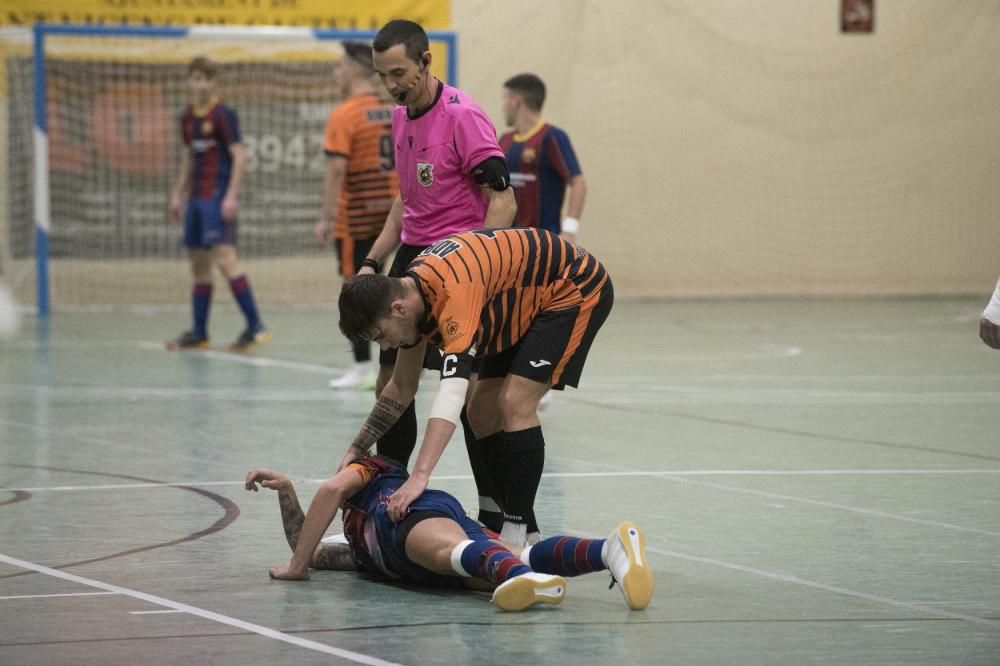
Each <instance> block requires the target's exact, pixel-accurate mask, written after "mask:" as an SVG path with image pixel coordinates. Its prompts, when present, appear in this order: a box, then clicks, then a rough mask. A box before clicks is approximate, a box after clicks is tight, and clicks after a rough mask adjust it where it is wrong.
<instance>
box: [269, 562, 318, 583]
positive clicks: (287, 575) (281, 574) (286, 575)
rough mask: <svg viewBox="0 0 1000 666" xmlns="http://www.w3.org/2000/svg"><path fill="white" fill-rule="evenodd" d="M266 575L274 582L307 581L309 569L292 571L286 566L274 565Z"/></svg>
mask: <svg viewBox="0 0 1000 666" xmlns="http://www.w3.org/2000/svg"><path fill="white" fill-rule="evenodd" d="M267 573H268V574H269V575H270V576H271V578H273V579H275V580H309V569H306V570H305V571H293V570H292V568H291V567H290V566H288V565H287V564H276V565H274V566H273V567H271V568H270V569H268V570H267Z"/></svg>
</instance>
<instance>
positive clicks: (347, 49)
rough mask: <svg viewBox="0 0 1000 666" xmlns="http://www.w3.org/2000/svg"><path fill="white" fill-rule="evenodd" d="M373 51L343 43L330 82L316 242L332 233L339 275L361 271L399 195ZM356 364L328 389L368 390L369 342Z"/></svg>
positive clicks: (388, 108)
mask: <svg viewBox="0 0 1000 666" xmlns="http://www.w3.org/2000/svg"><path fill="white" fill-rule="evenodd" d="M374 79H375V65H374V62H373V60H372V47H370V46H368V45H367V44H361V43H359V42H345V43H344V57H342V58H341V59H340V60H339V61H338V62H337V65H336V68H335V69H334V80H335V82H336V84H337V86H338V88H339V89H340V90H339V92H340V93H341V94H342V95H343V96H344V97H345V99H344V101H343V102H342V103H341V104H339V105H338V106H336V107H335V108H334V109H333V110H332V111H331V112H330V117H329V119H328V120H327V123H326V135H325V137H324V140H323V151H324V152H325V153H326V156H327V167H326V178H325V186H324V190H323V212H322V216H321V217H320V220H319V222H317V223H316V227H315V235H316V240H317V241H318V242H319V243H321V244H326V243H327V242H329V240H330V236H331V232H332V235H333V238H334V242H335V243H336V246H337V255H338V257H339V259H340V274H341V275H343V276H345V277H347V276H349V275H355V274H356V273H357V272H358V270H360V269H361V262H362V260H363V259H364V258H365V257H366V256H367V255H368V252H369V251H371V249H372V245H373V244H374V243H375V239H376V238H378V235H379V233H380V232H381V231H382V227H383V225H384V224H385V218H386V216H388V214H389V211H390V210H391V209H392V203H393V201H394V200H395V199H396V195H397V194H398V192H399V184H398V182H397V180H396V170H395V166H396V164H395V156H394V153H393V141H392V109H393V105H392V104H388V103H387V102H386V100H384V99H380V98H379V96H378V95H377V94H376V88H375V82H374ZM352 347H353V350H352V351H353V352H354V364H353V365H352V366H350V367H349V368H348V369H347V371H346V372H345V373H344V374H343V375H342V376H340V377H337V378H335V379H333V380H331V381H330V388H351V387H355V386H358V385H359V384H363V383H365V380H366V378H367V380H368V382H369V383H370V386H368V388H372V387H374V385H375V371H374V368H373V367H372V364H371V350H370V348H369V344H368V342H364V341H356V342H354V343H352Z"/></svg>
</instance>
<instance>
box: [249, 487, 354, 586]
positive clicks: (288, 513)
mask: <svg viewBox="0 0 1000 666" xmlns="http://www.w3.org/2000/svg"><path fill="white" fill-rule="evenodd" d="M258 483H259V484H260V485H261V486H263V487H265V488H271V489H272V490H276V491H278V506H279V507H280V508H281V523H282V525H283V526H284V528H285V539H286V540H287V541H288V546H289V548H291V549H292V552H293V553H294V552H295V550H296V549H297V548H298V545H299V536H300V535H301V533H302V526H303V524H304V523H305V519H306V516H305V514H304V513H303V512H302V506H301V505H300V504H299V498H298V496H297V495H296V494H295V487H294V486H293V485H292V482H291V481H290V480H289V479H288V477H287V476H285V475H284V474H281V473H279V472H275V471H273V470H270V469H266V468H257V469H253V470H250V472H249V473H248V474H247V478H246V483H245V487H246V489H247V490H252V491H254V492H256V491H257V484H258ZM309 566H310V567H312V568H313V569H336V570H338V571H354V570H356V569H357V566H356V565H355V564H354V557H353V556H352V555H351V550H350V548H349V547H348V546H347V545H345V544H332V543H322V542H320V544H319V545H318V546H316V549H315V551H314V552H313V556H312V560H311V561H310V562H309Z"/></svg>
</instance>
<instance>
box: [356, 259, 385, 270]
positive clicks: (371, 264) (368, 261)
mask: <svg viewBox="0 0 1000 666" xmlns="http://www.w3.org/2000/svg"><path fill="white" fill-rule="evenodd" d="M361 266H362V267H365V266H367V267H368V268H370V269H372V270H373V271H375V272H376V273H381V272H382V267H381V266H379V265H378V262H377V261H375V260H374V259H372V258H371V257H365V258H364V259H362V260H361Z"/></svg>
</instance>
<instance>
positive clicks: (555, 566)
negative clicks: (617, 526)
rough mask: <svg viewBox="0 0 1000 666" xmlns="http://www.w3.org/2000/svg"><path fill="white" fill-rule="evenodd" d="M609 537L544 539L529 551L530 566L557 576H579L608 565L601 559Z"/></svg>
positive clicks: (557, 537)
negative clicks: (602, 550)
mask: <svg viewBox="0 0 1000 666" xmlns="http://www.w3.org/2000/svg"><path fill="white" fill-rule="evenodd" d="M605 541H606V539H578V538H577V537H570V536H554V537H549V538H548V539H543V540H542V541H539V542H538V543H536V544H535V545H533V546H532V547H531V550H529V551H528V561H529V562H531V568H532V569H533V570H535V571H537V572H539V573H545V574H555V575H557V576H566V577H567V578H569V577H572V576H579V575H581V574H585V573H592V572H594V571H603V570H604V569H606V568H607V567H605V566H604V562H603V561H602V560H601V549H602V548H603V547H604V542H605Z"/></svg>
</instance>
